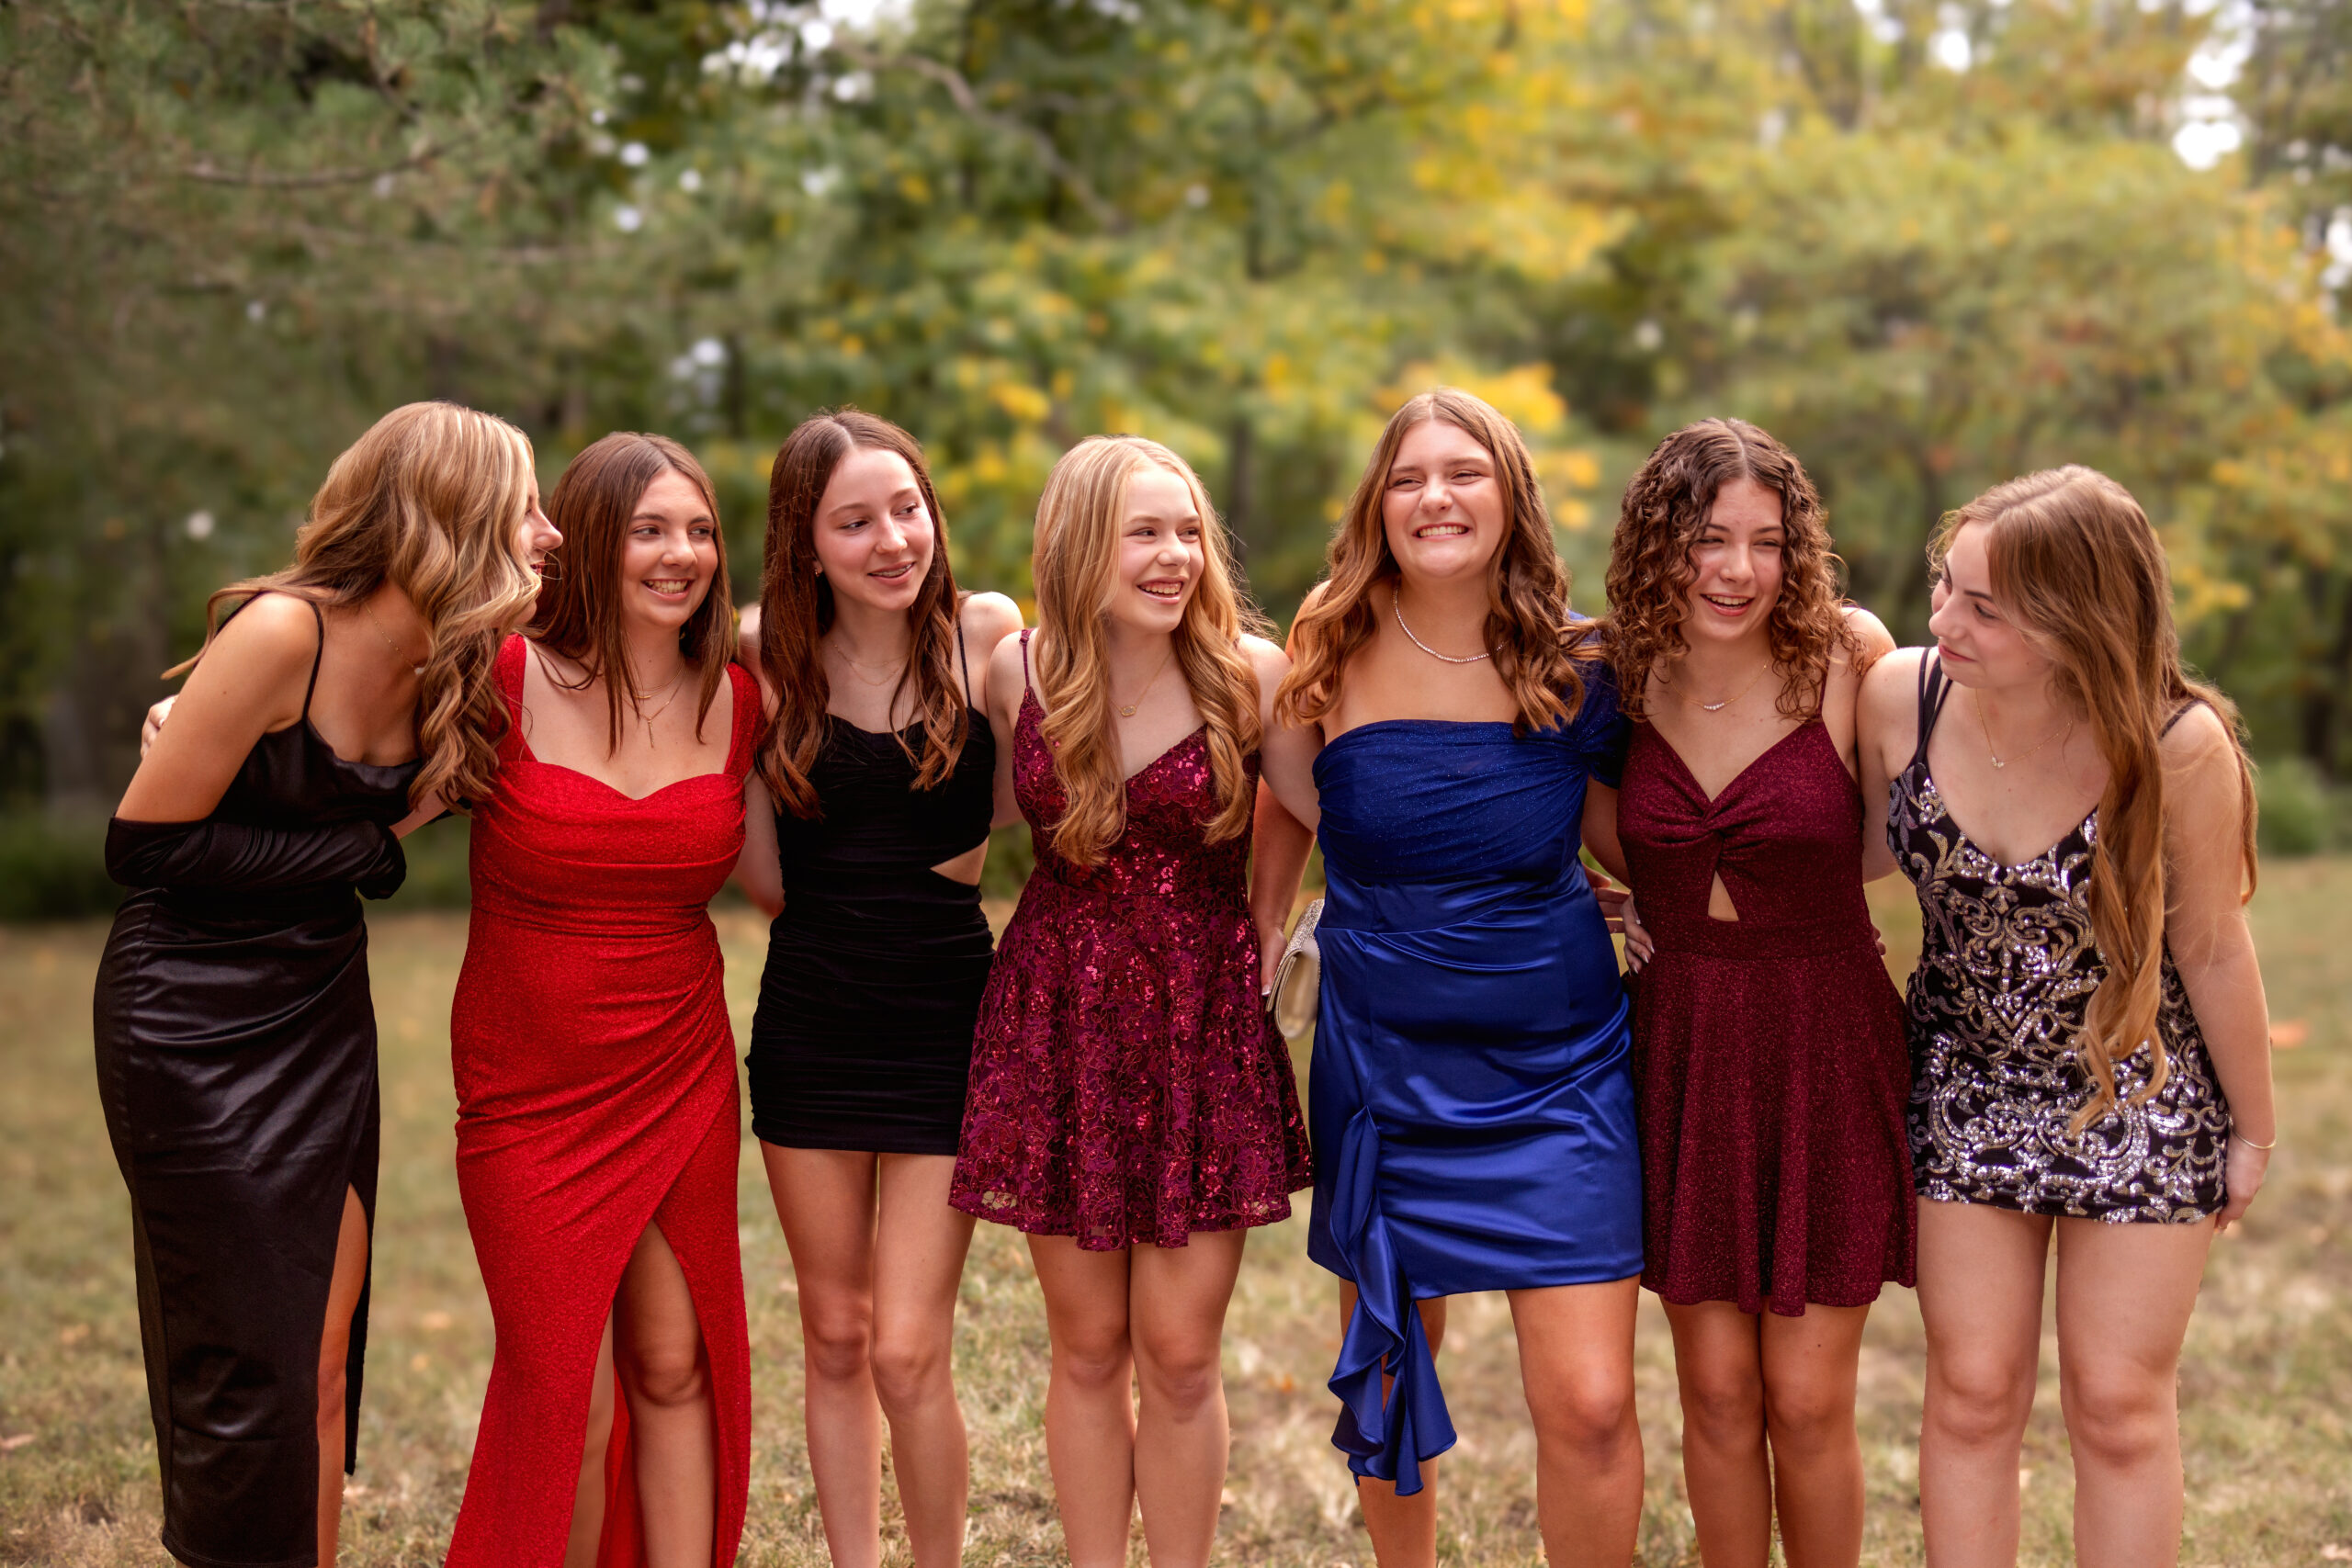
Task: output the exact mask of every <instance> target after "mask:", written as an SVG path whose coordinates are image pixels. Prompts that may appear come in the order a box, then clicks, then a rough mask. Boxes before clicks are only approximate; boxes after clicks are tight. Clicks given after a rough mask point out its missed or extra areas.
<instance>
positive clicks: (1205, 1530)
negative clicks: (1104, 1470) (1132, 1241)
mask: <svg viewBox="0 0 2352 1568" xmlns="http://www.w3.org/2000/svg"><path fill="white" fill-rule="evenodd" d="M1249 1237H1250V1233H1249V1232H1248V1231H1246V1230H1233V1231H1196V1232H1194V1233H1193V1235H1192V1237H1191V1238H1190V1239H1189V1241H1188V1242H1187V1244H1186V1245H1185V1246H1183V1247H1166V1248H1162V1247H1136V1248H1135V1249H1134V1250H1133V1251H1132V1252H1131V1253H1130V1254H1129V1255H1128V1256H1129V1258H1130V1263H1129V1268H1130V1269H1131V1271H1132V1272H1131V1274H1130V1284H1129V1288H1128V1296H1127V1320H1128V1322H1129V1324H1130V1325H1131V1339H1132V1343H1133V1345H1134V1348H1135V1363H1136V1388H1137V1389H1138V1391H1139V1393H1140V1394H1141V1398H1140V1399H1139V1400H1138V1402H1137V1404H1138V1405H1139V1409H1138V1411H1137V1414H1136V1457H1135V1477H1136V1506H1138V1507H1139V1508H1140V1509H1141V1510H1142V1513H1143V1539H1144V1544H1145V1546H1146V1547H1147V1548H1148V1550H1149V1551H1150V1554H1151V1562H1152V1568H1207V1563H1208V1560H1209V1549H1210V1548H1211V1547H1212V1546H1214V1545H1215V1544H1216V1520H1217V1507H1218V1502H1219V1499H1220V1498H1221V1497H1222V1496H1223V1495H1224V1493H1225V1467H1226V1461H1227V1459H1229V1458H1230V1457H1231V1454H1232V1449H1233V1433H1232V1429H1231V1427H1229V1426H1228V1424H1227V1418H1226V1409H1225V1374H1224V1371H1223V1370H1222V1369H1221V1368H1220V1367H1219V1366H1218V1352H1219V1351H1220V1350H1221V1349H1222V1348H1223V1345H1224V1341H1225V1309H1226V1305H1227V1303H1229V1302H1230V1301H1232V1299H1233V1281H1234V1280H1235V1279H1236V1278H1237V1277H1238V1276H1239V1274H1240V1272H1241V1253H1242V1248H1243V1246H1244V1245H1245V1244H1246V1243H1247V1242H1248V1240H1249Z"/></svg>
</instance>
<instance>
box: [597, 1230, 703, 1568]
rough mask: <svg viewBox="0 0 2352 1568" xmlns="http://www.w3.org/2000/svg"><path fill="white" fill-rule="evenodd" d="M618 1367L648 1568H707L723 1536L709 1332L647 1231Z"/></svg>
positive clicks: (616, 1308)
mask: <svg viewBox="0 0 2352 1568" xmlns="http://www.w3.org/2000/svg"><path fill="white" fill-rule="evenodd" d="M613 1359H614V1362H615V1365H616V1367H617V1368H618V1369H619V1371H620V1382H621V1393H623V1394H624V1395H625V1396H626V1397H627V1398H628V1417H629V1425H630V1443H631V1446H632V1447H633V1448H634V1449H635V1450H636V1452H637V1500H638V1509H639V1515H640V1516H641V1517H643V1519H644V1520H645V1565H644V1568H710V1560H711V1552H712V1549H713V1548H712V1543H713V1541H714V1540H715V1539H716V1537H717V1535H718V1427H717V1424H716V1411H715V1408H714V1405H715V1401H714V1400H713V1399H712V1397H711V1391H710V1366H709V1359H708V1357H707V1355H706V1354H705V1353H704V1350H703V1343H702V1323H701V1320H700V1319H698V1318H697V1317H696V1316H695V1301H694V1296H693V1295H692V1294H691V1293H690V1292H688V1291H687V1289H686V1276H685V1272H684V1270H683V1269H680V1268H679V1267H678V1259H677V1255H676V1254H674V1253H673V1252H672V1251H671V1250H670V1244H669V1242H668V1240H667V1239H665V1238H664V1237H663V1236H662V1227H661V1226H660V1225H659V1224H648V1225H647V1226H646V1227H645V1234H644V1235H642V1236H640V1237H639V1238H638V1243H637V1250H636V1251H635V1252H633V1253H631V1254H630V1255H629V1260H628V1267H627V1268H625V1269H622V1270H621V1286H620V1291H619V1293H618V1295H617V1297H616V1300H615V1302H614V1303H613Z"/></svg>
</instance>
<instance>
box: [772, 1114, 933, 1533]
mask: <svg viewBox="0 0 2352 1568" xmlns="http://www.w3.org/2000/svg"><path fill="white" fill-rule="evenodd" d="M881 1165H882V1169H881V1203H880V1221H879V1224H878V1226H877V1230H878V1235H877V1237H876V1243H875V1247H874V1294H873V1302H874V1307H873V1325H874V1351H873V1356H874V1361H873V1368H874V1370H873V1383H874V1391H875V1393H876V1396H877V1397H878V1398H879V1400H880V1402H881V1405H882V1413H883V1415H884V1416H887V1417H888V1419H889V1423H890V1463H891V1469H892V1472H893V1473H895V1474H896V1475H897V1476H898V1478H899V1506H900V1507H901V1508H903V1509H904V1510H905V1513H906V1518H907V1544H908V1545H909V1547H910V1548H911V1549H912V1551H913V1553H914V1560H915V1568H956V1564H957V1563H958V1562H962V1561H963V1557H964V1517H965V1507H966V1504H967V1501H968V1498H969V1494H970V1486H971V1478H970V1466H971V1459H970V1449H969V1444H968V1442H967V1438H966V1435H965V1431H964V1412H963V1410H962V1409H961V1407H959V1406H958V1405H957V1404H956V1378H955V1372H954V1351H955V1340H956V1288H957V1286H958V1285H959V1284H960V1283H961V1282H962V1280H963V1278H964V1258H965V1255H966V1254H967V1252H969V1251H970V1250H971V1246H972V1217H971V1216H970V1215H969V1214H960V1213H956V1211H955V1210H953V1209H951V1208H949V1207H948V1206H947V1184H948V1179H949V1178H951V1177H952V1176H954V1174H955V1172H956V1158H955V1156H953V1155H884V1156H881ZM801 1299H802V1303H803V1304H804V1306H805V1305H806V1303H807V1300H808V1298H807V1296H806V1295H805V1294H804V1295H803V1296H802V1298H801Z"/></svg>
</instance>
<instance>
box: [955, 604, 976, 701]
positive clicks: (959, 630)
mask: <svg viewBox="0 0 2352 1568" xmlns="http://www.w3.org/2000/svg"><path fill="white" fill-rule="evenodd" d="M956 658H958V659H960V660H963V661H964V705H965V706H966V707H967V708H968V707H970V706H971V705H972V650H971V649H968V648H966V647H965V646H964V616H963V614H962V612H961V611H958V612H957V613H956Z"/></svg>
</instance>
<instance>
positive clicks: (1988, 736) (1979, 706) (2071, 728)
mask: <svg viewBox="0 0 2352 1568" xmlns="http://www.w3.org/2000/svg"><path fill="white" fill-rule="evenodd" d="M1968 701H1969V705H1970V706H1972V707H1973V708H1974V709H1975V710H1976V728H1979V729H1981V730H1983V731H1984V732H1985V756H1987V757H1990V758H1992V760H1993V766H1995V767H1996V768H2006V767H2007V766H2008V765H2009V764H2010V763H2011V762H2014V761H2018V758H2021V757H2030V756H2032V755H2033V754H2034V753H2035V752H2036V751H2039V750H2041V749H2042V748H2043V747H2044V746H2047V745H2049V744H2050V743H2051V742H2052V740H2055V739H2058V738H2059V736H2061V735H2072V734H2074V733H2075V721H2074V720H2073V719H2071V718H2070V719H2068V720H2067V721H2066V722H2065V723H2064V725H2062V726H2060V727H2059V728H2056V729H2053V730H2052V731H2051V732H2050V733H2049V734H2047V735H2045V736H2043V737H2042V738H2041V739H2039V740H2037V741H2035V742H2034V743H2033V744H2032V745H2030V746H2029V747H2027V748H2026V749H2025V750H2022V751H2019V752H2017V753H2016V754H2015V755H2012V756H2009V757H2006V758H2004V757H2000V756H1997V755H1996V754H1995V753H1994V750H1993V727H1992V726H1991V725H1989V724H1987V723H1985V699H1984V698H1982V697H1980V696H1978V695H1977V694H1975V693H1973V692H1971V693H1969V694H1968Z"/></svg>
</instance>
